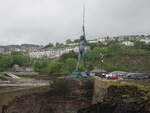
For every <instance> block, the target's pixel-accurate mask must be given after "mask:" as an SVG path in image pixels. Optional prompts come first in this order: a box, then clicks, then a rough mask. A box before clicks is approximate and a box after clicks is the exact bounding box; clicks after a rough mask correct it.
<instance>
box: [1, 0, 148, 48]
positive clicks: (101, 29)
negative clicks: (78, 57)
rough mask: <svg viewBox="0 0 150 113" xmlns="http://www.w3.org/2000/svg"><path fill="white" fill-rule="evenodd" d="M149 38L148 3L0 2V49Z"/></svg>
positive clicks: (136, 0) (121, 0)
mask: <svg viewBox="0 0 150 113" xmlns="http://www.w3.org/2000/svg"><path fill="white" fill-rule="evenodd" d="M84 2H85V3H86V34H87V39H94V38H96V37H101V36H108V35H109V36H117V35H130V34H150V0H0V45H8V44H23V43H33V44H40V45H41V44H48V43H49V42H64V41H65V40H66V39H68V38H69V39H78V38H79V36H80V35H81V33H82V29H81V26H82V6H83V3H84Z"/></svg>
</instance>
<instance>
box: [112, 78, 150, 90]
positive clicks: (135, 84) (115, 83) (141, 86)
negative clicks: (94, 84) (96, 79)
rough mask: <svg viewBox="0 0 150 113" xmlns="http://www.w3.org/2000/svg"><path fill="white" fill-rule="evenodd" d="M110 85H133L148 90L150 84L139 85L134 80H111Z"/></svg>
mask: <svg viewBox="0 0 150 113" xmlns="http://www.w3.org/2000/svg"><path fill="white" fill-rule="evenodd" d="M112 85H115V86H135V87H137V88H139V89H141V90H145V91H148V92H150V86H145V85H141V84H138V83H135V82H125V81H115V82H112Z"/></svg>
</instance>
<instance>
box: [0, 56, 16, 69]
mask: <svg viewBox="0 0 150 113" xmlns="http://www.w3.org/2000/svg"><path fill="white" fill-rule="evenodd" d="M12 62H13V59H12V57H11V56H10V55H2V56H0V71H5V70H7V69H8V68H10V67H11V64H12Z"/></svg>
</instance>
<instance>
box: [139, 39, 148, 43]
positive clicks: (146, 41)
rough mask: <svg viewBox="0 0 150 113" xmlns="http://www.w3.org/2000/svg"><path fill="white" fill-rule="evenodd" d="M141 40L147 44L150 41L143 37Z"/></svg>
mask: <svg viewBox="0 0 150 113" xmlns="http://www.w3.org/2000/svg"><path fill="white" fill-rule="evenodd" d="M140 41H142V42H145V43H146V44H148V43H150V39H142V40H140Z"/></svg>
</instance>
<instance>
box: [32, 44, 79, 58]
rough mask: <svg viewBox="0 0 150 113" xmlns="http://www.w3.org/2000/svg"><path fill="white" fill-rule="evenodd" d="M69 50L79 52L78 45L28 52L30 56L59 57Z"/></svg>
mask: <svg viewBox="0 0 150 113" xmlns="http://www.w3.org/2000/svg"><path fill="white" fill-rule="evenodd" d="M70 51H74V52H79V47H78V46H76V47H68V48H62V49H50V50H46V51H45V50H41V51H34V52H29V56H30V57H32V58H55V57H60V56H61V55H63V54H65V53H69V52H70Z"/></svg>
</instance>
